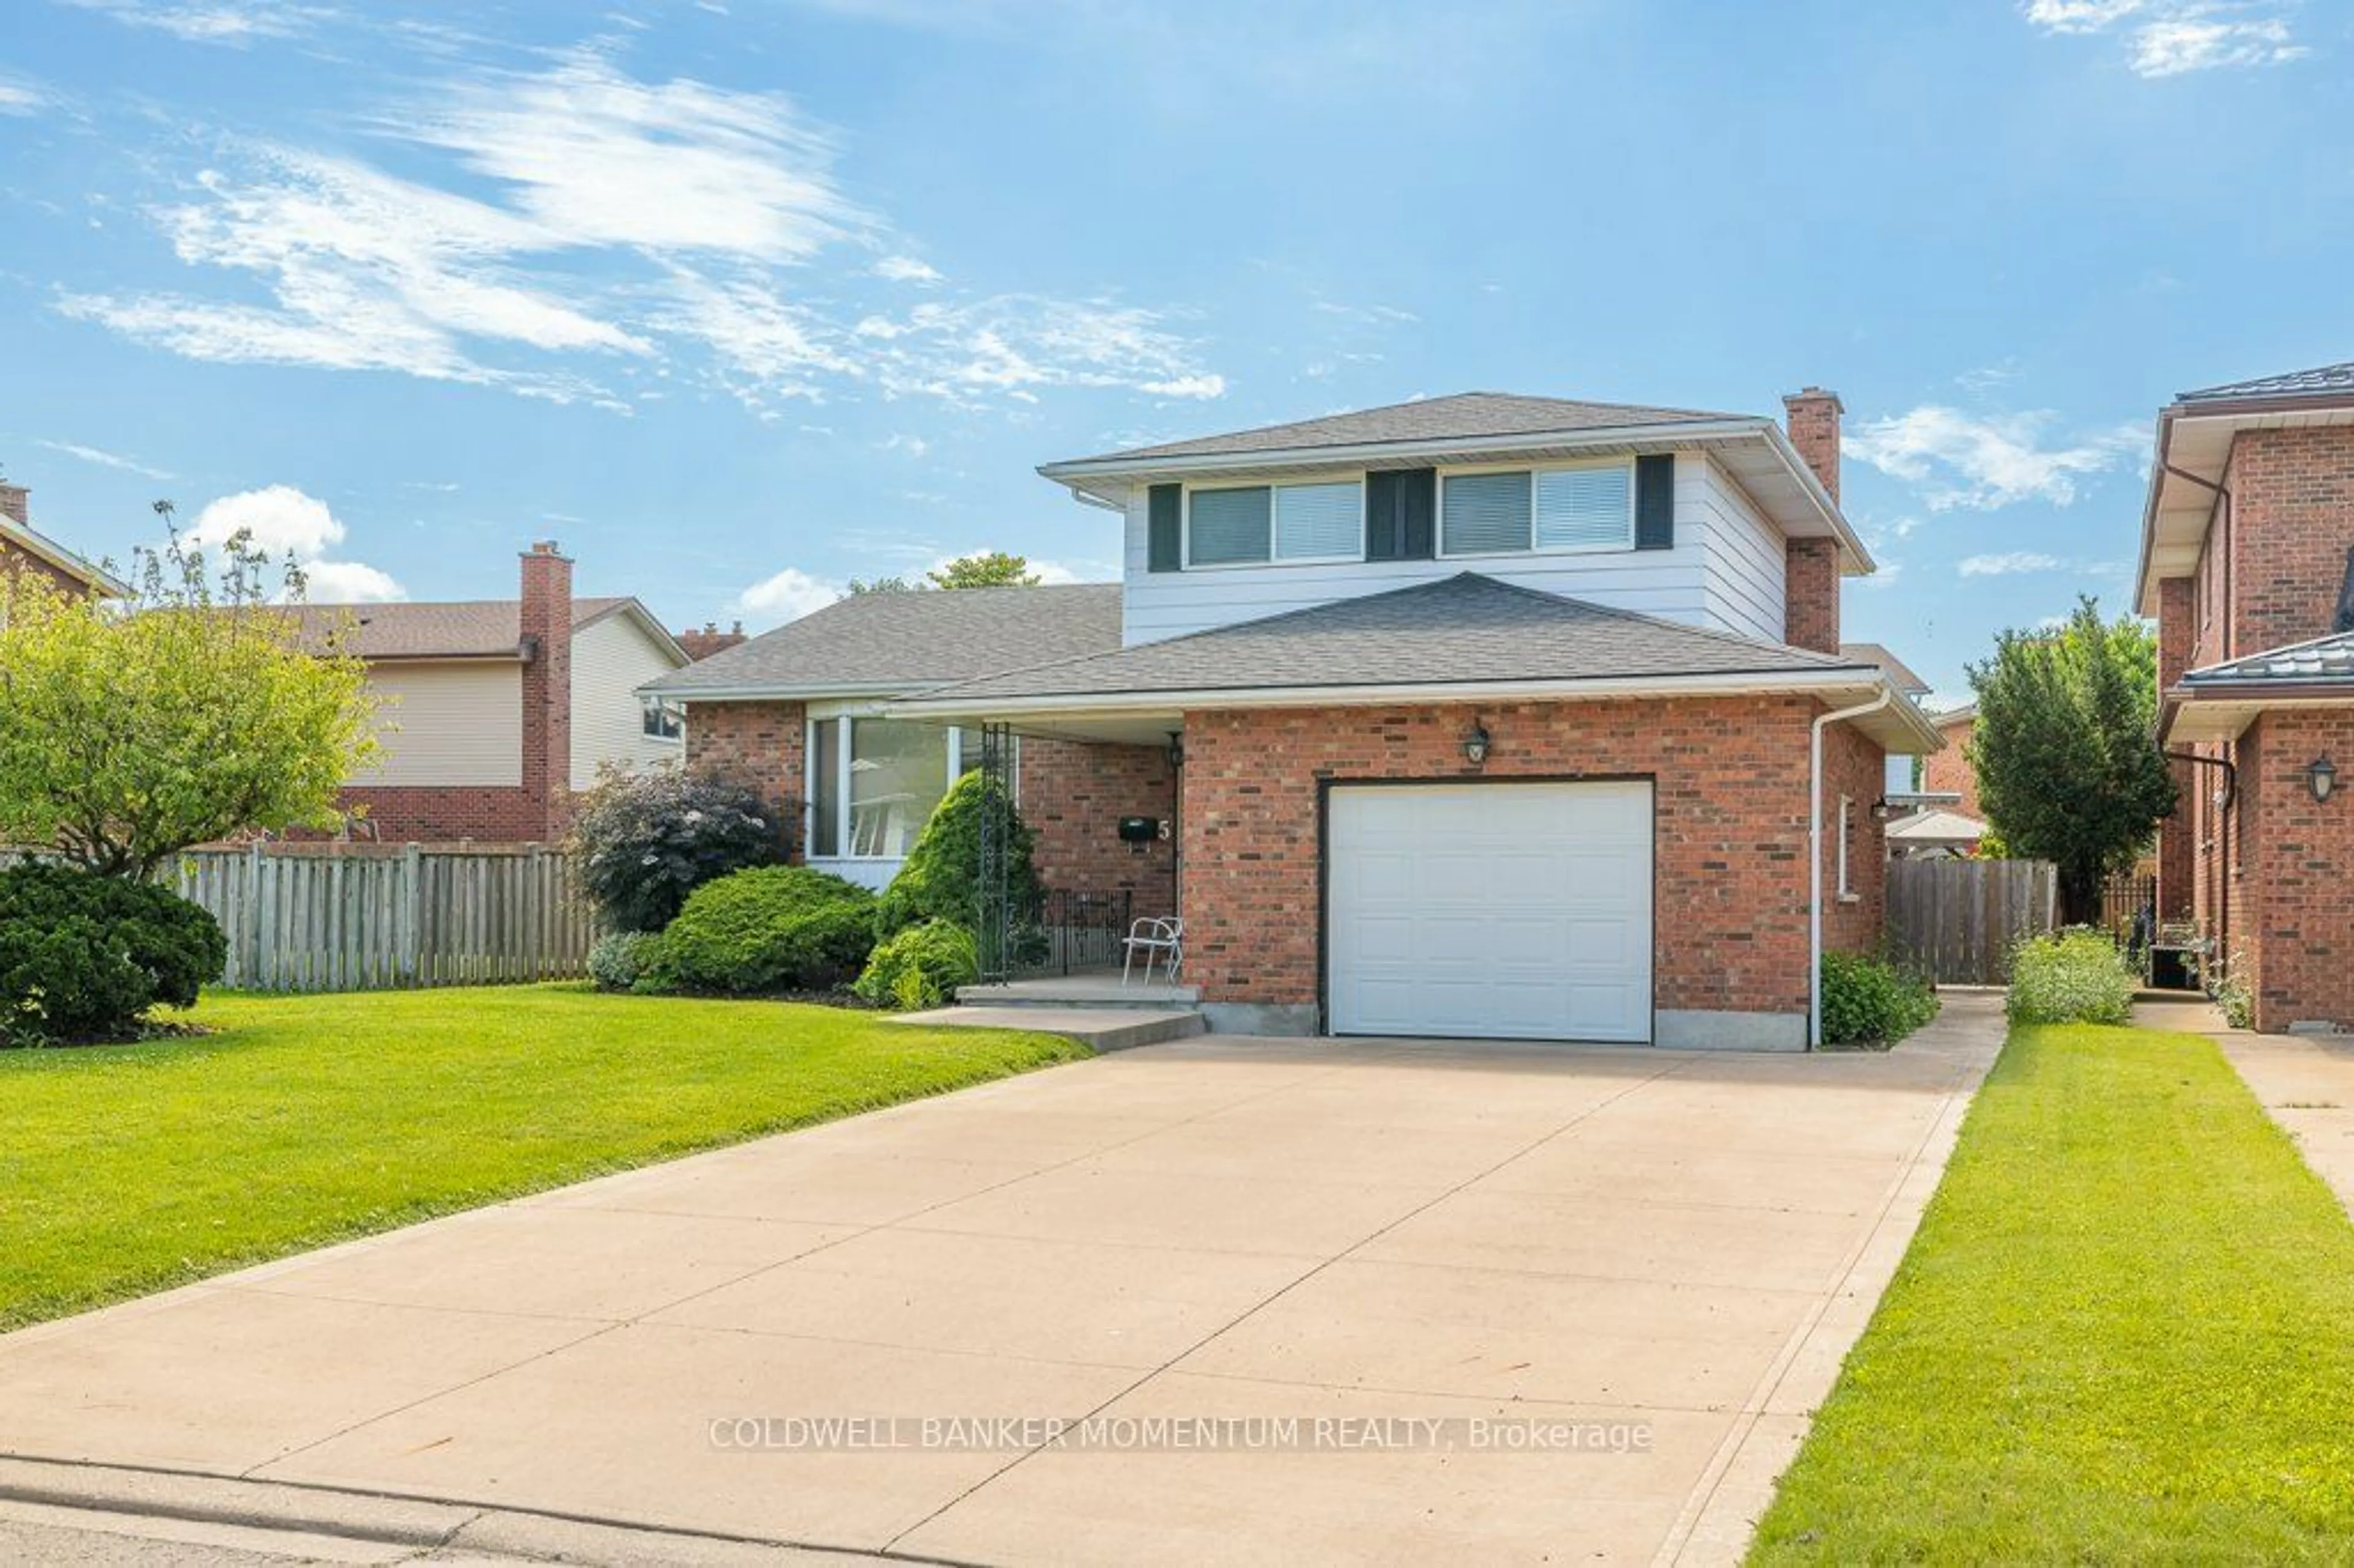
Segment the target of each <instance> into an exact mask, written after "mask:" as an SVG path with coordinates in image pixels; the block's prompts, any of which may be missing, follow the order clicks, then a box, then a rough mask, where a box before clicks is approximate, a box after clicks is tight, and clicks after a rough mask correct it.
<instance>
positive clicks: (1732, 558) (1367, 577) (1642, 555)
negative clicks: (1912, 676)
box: [1120, 452, 1783, 646]
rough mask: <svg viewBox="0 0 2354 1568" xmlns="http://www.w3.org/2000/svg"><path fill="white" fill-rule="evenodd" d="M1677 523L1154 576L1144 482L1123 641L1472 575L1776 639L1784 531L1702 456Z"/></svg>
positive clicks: (1681, 496)
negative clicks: (1509, 547) (1578, 538)
mask: <svg viewBox="0 0 2354 1568" xmlns="http://www.w3.org/2000/svg"><path fill="white" fill-rule="evenodd" d="M1675 518H1676V539H1675V546H1674V547H1673V548H1672V549H1666V550H1564V551H1558V552H1545V551H1530V552H1527V553H1524V554H1516V555H1500V556H1481V557H1479V558H1478V559H1476V560H1465V559H1449V558H1447V557H1446V556H1440V557H1439V558H1438V559H1436V560H1409V561H1363V560H1350V561H1341V562H1327V563H1312V564H1311V563H1293V564H1286V565H1274V564H1270V565H1267V566H1265V567H1225V568H1223V569H1220V570H1216V571H1204V572H1155V571H1152V570H1150V557H1149V554H1148V550H1147V546H1148V543H1149V540H1150V527H1149V510H1148V503H1147V500H1146V496H1145V493H1144V491H1143V490H1142V489H1141V488H1140V489H1139V490H1138V491H1137V492H1136V493H1135V495H1134V497H1133V499H1132V501H1131V503H1130V504H1129V512H1128V520H1127V547H1126V553H1125V565H1126V569H1125V573H1124V576H1125V579H1126V580H1125V586H1124V589H1123V592H1122V596H1121V606H1120V609H1121V617H1122V640H1123V641H1125V642H1127V643H1128V644H1129V645H1131V646H1133V645H1134V644H1137V643H1140V642H1157V641H1161V639H1163V638H1168V637H1182V636H1184V635H1186V634H1187V633H1189V632H1194V631H1204V630H1208V629H1210V628H1212V627H1214V626H1230V625H1233V624H1234V623H1235V622H1236V621H1242V620H1258V619H1260V618H1261V617H1264V616H1269V615H1280V614H1282V613H1284V612H1285V611H1287V610H1294V609H1308V608H1310V606H1312V605H1319V604H1329V603H1331V601H1332V600H1334V599H1353V598H1356V597H1357V596H1358V595H1360V594H1369V593H1385V592H1387V591H1389V590H1390V589H1393V588H1411V587H1413V586H1414V585H1415V584H1416V583H1426V582H1436V581H1437V580H1438V579H1440V578H1442V577H1454V576H1455V575H1456V574H1457V573H1458V572H1463V571H1467V570H1469V571H1477V572H1479V573H1481V574H1482V575H1484V576H1487V577H1494V578H1496V579H1497V580H1498V581H1500V582H1508V583H1516V584H1518V585H1520V586H1521V587H1522V588H1536V589H1538V590H1540V591H1542V592H1544V593H1554V594H1561V595H1564V596H1565V597H1567V598H1570V599H1586V600H1589V601H1590V602H1592V603H1595V604H1599V605H1606V606H1607V607H1609V608H1610V609H1629V610H1634V611H1637V612H1638V613H1640V614H1644V615H1657V616H1661V617H1664V618H1666V619H1667V620H1680V621H1682V622H1684V623H1685V624H1687V625H1691V626H1707V627H1713V628H1714V629H1716V630H1720V631H1730V632H1733V633H1734V634H1735V635H1737V636H1742V637H1755V638H1759V639H1762V640H1764V641H1769V642H1778V641H1781V638H1782V579H1783V559H1782V536H1781V535H1780V534H1779V533H1778V532H1777V531H1776V530H1775V528H1774V527H1773V525H1772V524H1770V523H1769V522H1767V521H1766V519H1765V514H1763V513H1762V512H1760V511H1759V510H1758V509H1757V507H1756V505H1755V503H1753V502H1751V501H1750V499H1749V497H1748V496H1747V495H1746V494H1745V493H1743V491H1742V490H1741V488H1740V486H1739V485H1738V484H1737V483H1736V482H1734V479H1733V477H1732V475H1731V474H1729V473H1727V472H1726V471H1723V469H1721V468H1719V467H1718V466H1717V465H1716V464H1714V463H1712V462H1711V461H1709V460H1708V459H1707V458H1706V457H1704V456H1702V455H1701V454H1699V453H1696V452H1680V453H1678V454H1677V456H1676V513H1675Z"/></svg>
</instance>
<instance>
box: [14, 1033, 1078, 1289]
mask: <svg viewBox="0 0 2354 1568" xmlns="http://www.w3.org/2000/svg"><path fill="white" fill-rule="evenodd" d="M195 1016H196V1019H197V1021H198V1022H203V1023H205V1024H207V1025H209V1026H210V1027H211V1028H213V1029H214V1030H216V1031H217V1033H215V1034H212V1035H210V1036H207V1037H206V1038H203V1039H192V1040H172V1041H163V1042H158V1043H156V1044H147V1045H133V1046H93V1047H85V1048H81V1049H75V1050H56V1051H0V1329H5V1328H8V1327H13V1326H15V1325H17V1324H22V1323H28V1322H31V1321H34V1320H35V1319H42V1318H51V1317H57V1316H59V1315H61V1314H64V1313H67V1312H72V1311H76V1310H79V1309H80V1308H86V1307H92V1306H96V1305H98V1304H99V1303H101V1302H104V1301H109V1300H114V1299H117V1298H122V1297H126V1296H138V1295H143V1294H145V1293H147V1292H149V1291H153V1290H158V1289H161V1288H163V1287H166V1286H171V1285H178V1284H182V1283H185V1282H186V1281H188V1280H192V1279H199V1278H202V1277H205V1276H207V1275H211V1274H217V1273H220V1272H221V1271H223V1270H224V1269H228V1268H232V1267H236V1266H239V1265H242V1264H249V1263H254V1262H259V1261H260V1260H262V1259H264V1258H270V1257H278V1256H282V1255H285V1254H288V1253H292V1252H299V1251H302V1250H303V1249H304V1248H307V1247H313V1246H317V1245H321V1244H323V1243H326V1242H332V1241H337V1240H342V1239H345V1238H347V1237H350V1236H355V1235H361V1234H366V1233H368V1232H371V1231H381V1230H386V1229H388V1228H390V1227H392V1226H395V1225H401V1224H408V1223H410V1222H412V1221H415V1220H420V1219H424V1218H426V1217H427V1216H429V1215H432V1214H443V1213H451V1212H452V1211H455V1210H459V1209H468V1208H473V1207H476V1206H478V1205H480V1204H482V1203H487V1202H493V1201H494V1200H496V1199H500V1198H506V1197H512V1196H514V1195H515V1194H517V1193H522V1192H534V1191H536V1190H538V1189H541V1188H546V1187H555V1186H559V1185H562V1184H563V1183H565V1182H567V1181H578V1180H579V1179H581V1178H583V1177H586V1176H591V1175H595V1174H596V1173H598V1172H599V1171H612V1170H616V1169H620V1168H621V1167H624V1166H630V1165H642V1164H645V1163H648V1162H650V1161H653V1160H663V1159H666V1158H669V1157H671V1156H673V1155H677V1154H682V1153H684V1152H686V1151H687V1150H695V1149H702V1148H706V1147H709V1146H711V1145H714V1144H721V1143H728V1142H733V1141H736V1140H738V1139H747V1138H752V1137H756V1136H758V1135H759V1134H761V1133H768V1132H776V1131H779V1130H782V1129H784V1128H794V1127H801V1126H804V1125H806V1124H808V1123H811V1122H817V1121H824V1120H826V1119H828V1118H833V1117H840V1116H847V1115H850V1114H852V1113H853V1112H856V1111H862V1110H870V1109H873V1108H874V1107H877V1106H885V1105H890V1104H892V1103H893V1102H895V1101H898V1100H905V1099H911V1098H914V1097H917V1096H920V1095H929V1094H937V1093H939V1092H940V1091H942V1090H945V1089H953V1088H959V1087H961V1086H965V1085H968V1084H974V1083H979V1082H981V1081H982V1080H984V1079H988V1078H995V1077H1002V1076H1003V1075H1006V1074H1008V1073H1015V1072H1020V1071H1022V1070H1023V1069H1025V1068H1029V1067H1034V1066H1038V1065H1043V1064H1045V1063H1050V1062H1061V1061H1067V1060H1070V1059H1072V1058H1074V1057H1077V1056H1084V1055H1086V1054H1087V1051H1086V1049H1085V1048H1084V1047H1082V1046H1078V1045H1074V1044H1071V1043H1069V1042H1068V1041H1065V1040H1060V1039H1056V1038H1054V1037H1052V1036H1048V1035H1041V1034H1017V1033H1005V1032H1001V1031H997V1030H970V1029H917V1028H910V1027H908V1026H906V1025H903V1024H894V1023H885V1022H881V1021H880V1020H878V1019H877V1018H876V1017H875V1016H874V1015H873V1014H871V1013H861V1012H845V1011H843V1010H841V1009H836V1008H827V1007H801V1006H792V1005H790V1004H785V1003H777V1002H760V1001H690V1000H686V999H684V998H670V997H631V996H607V995H600V994H599V993H596V992H594V991H588V990H586V989H584V988H581V987H578V986H531V987H495V988H481V989H464V990H448V991H379V992H374V993H368V994H362V995H342V996H316V997H260V996H236V995H227V996H217V997H208V998H207V1000H206V1001H205V1002H204V1003H203V1005H202V1006H201V1007H200V1008H199V1009H198V1010H197V1012H196V1015H195Z"/></svg>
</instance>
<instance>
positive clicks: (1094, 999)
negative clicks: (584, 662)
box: [957, 969, 1202, 1012]
mask: <svg viewBox="0 0 2354 1568" xmlns="http://www.w3.org/2000/svg"><path fill="white" fill-rule="evenodd" d="M1201 1000H1202V992H1201V988H1200V987H1198V986H1190V985H1171V984H1169V983H1168V982H1166V981H1155V982H1154V983H1152V984H1150V985H1147V984H1145V983H1144V982H1143V981H1142V980H1137V981H1135V982H1133V983H1131V984H1129V985H1122V984H1120V983H1119V971H1118V970H1116V969H1115V970H1113V971H1112V972H1110V973H1108V974H1083V975H1048V976H1045V977H1043V978H1041V979H1038V980H1002V981H998V982H996V983H994V984H990V985H969V986H962V987H960V988H959V989H958V991H957V1001H958V1003H959V1005H960V1006H964V1007H1087V1008H1107V1007H1134V1008H1143V1009H1146V1010H1149V1011H1156V1012H1172V1011H1179V1010H1182V1009H1185V1008H1190V1007H1193V1006H1194V1005H1196V1004H1197V1003H1199V1002H1200V1001H1201Z"/></svg>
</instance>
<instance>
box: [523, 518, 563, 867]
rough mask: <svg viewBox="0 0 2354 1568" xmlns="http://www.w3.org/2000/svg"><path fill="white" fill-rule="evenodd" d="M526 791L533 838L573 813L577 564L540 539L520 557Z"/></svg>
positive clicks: (548, 833) (557, 829) (553, 832)
mask: <svg viewBox="0 0 2354 1568" xmlns="http://www.w3.org/2000/svg"><path fill="white" fill-rule="evenodd" d="M523 641H524V658H525V662H524V667H523V789H524V797H525V810H526V817H527V821H528V822H529V824H530V825H531V826H532V827H533V829H534V833H533V836H534V837H535V838H538V839H542V840H554V839H557V838H561V837H562V836H563V834H564V831H565V828H566V826H567V824H568V822H569V821H570V820H571V812H572V562H571V560H570V559H569V558H568V557H567V556H562V555H559V554H558V553H557V548H556V541H555V540H553V539H542V540H540V541H539V542H538V543H536V544H535V545H533V546H532V547H531V548H530V549H528V550H526V551H525V552H524V556H523Z"/></svg>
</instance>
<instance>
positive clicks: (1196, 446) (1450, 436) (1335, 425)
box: [1048, 392, 1746, 468]
mask: <svg viewBox="0 0 2354 1568" xmlns="http://www.w3.org/2000/svg"><path fill="white" fill-rule="evenodd" d="M1745 417H1746V416H1744V415H1740V414H1713V413H1706V412H1703V411H1702V410H1700V409H1696V408H1647V407H1644V406H1642V405H1640V404H1634V403H1583V402H1575V401H1573V400H1571V399H1568V398H1564V397H1520V396H1517V395H1515V394H1513V393H1509V392H1458V393H1455V394H1453V395H1452V396H1449V397H1425V398H1421V399H1418V400H1416V401H1415V402H1412V403H1392V404H1390V405H1388V406H1387V407H1384V408H1361V409H1359V410H1357V411H1356V412H1355V413H1352V414H1331V415H1327V416H1326V417H1324V418H1320V419H1299V420H1295V421H1294V422H1292V423H1290V424H1287V425H1266V426H1262V427H1261V428H1259V429H1255V430H1235V431H1233V432H1231V433H1229V434H1226V435H1223V436H1203V437H1199V438H1197V439H1195V440H1183V441H1167V442H1163V443H1162V444H1161V445H1159V446H1149V447H1130V448H1129V449H1127V450H1123V451H1116V452H1104V453H1101V454H1099V455H1098V456H1096V457H1092V458H1075V459H1072V460H1071V461H1074V462H1107V461H1113V460H1120V461H1127V460H1130V459H1135V460H1145V459H1152V458H1176V457H1221V456H1225V455H1228V454H1233V455H1235V456H1242V455H1246V454H1248V453H1252V452H1267V451H1288V450H1294V449H1298V448H1309V447H1356V446H1373V445H1378V444H1380V443H1383V442H1388V441H1430V440H1481V439H1488V438H1494V437H1499V436H1534V435H1545V434H1550V433H1552V432H1553V431H1556V430H1558V431H1562V432H1564V433H1567V432H1571V431H1584V430H1606V429H1631V428H1633V427H1636V426H1639V425H1672V424H1685V423H1697V422H1702V421H1708V420H1717V419H1738V418H1745ZM1048 466H1049V467H1050V468H1052V467H1054V466H1055V465H1053V464H1049V465H1048Z"/></svg>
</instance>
